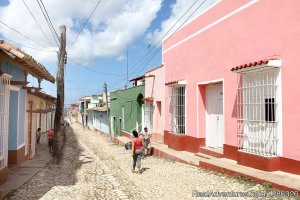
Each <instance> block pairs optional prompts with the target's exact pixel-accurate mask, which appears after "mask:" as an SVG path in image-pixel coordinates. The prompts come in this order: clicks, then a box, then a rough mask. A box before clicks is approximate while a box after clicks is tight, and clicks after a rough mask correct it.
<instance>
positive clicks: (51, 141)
mask: <svg viewBox="0 0 300 200" xmlns="http://www.w3.org/2000/svg"><path fill="white" fill-rule="evenodd" d="M53 144H54V131H53V129H49V130H48V145H49V148H50V153H53Z"/></svg>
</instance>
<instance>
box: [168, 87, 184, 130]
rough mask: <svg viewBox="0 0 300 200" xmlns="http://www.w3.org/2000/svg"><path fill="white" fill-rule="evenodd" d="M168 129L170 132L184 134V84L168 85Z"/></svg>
mask: <svg viewBox="0 0 300 200" xmlns="http://www.w3.org/2000/svg"><path fill="white" fill-rule="evenodd" d="M170 92H171V94H170V100H171V102H170V111H169V114H170V117H169V119H170V130H171V132H172V133H175V134H180V135H183V134H185V86H171V87H170Z"/></svg>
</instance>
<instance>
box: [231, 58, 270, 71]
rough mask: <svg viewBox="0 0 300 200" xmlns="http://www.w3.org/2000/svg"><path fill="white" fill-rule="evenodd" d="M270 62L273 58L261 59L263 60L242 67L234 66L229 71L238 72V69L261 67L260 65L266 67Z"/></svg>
mask: <svg viewBox="0 0 300 200" xmlns="http://www.w3.org/2000/svg"><path fill="white" fill-rule="evenodd" d="M270 60H274V58H269V59H263V60H258V61H254V62H250V63H246V64H243V65H238V66H236V67H233V68H231V71H236V70H240V69H245V68H249V67H254V66H257V65H262V64H264V65H266V64H268V62H269V61H270Z"/></svg>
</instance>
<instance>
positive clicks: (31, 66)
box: [0, 40, 55, 83]
mask: <svg viewBox="0 0 300 200" xmlns="http://www.w3.org/2000/svg"><path fill="white" fill-rule="evenodd" d="M0 50H2V51H4V52H6V53H8V54H11V55H13V56H14V57H15V58H14V60H16V62H18V63H20V64H21V65H22V66H24V67H25V68H26V69H27V70H28V73H30V74H31V75H33V76H35V77H37V78H41V79H45V80H47V81H50V82H52V83H54V82H55V78H54V77H53V76H52V75H51V74H50V73H49V72H48V70H47V69H46V68H45V67H44V66H43V65H42V64H40V63H38V62H37V61H36V60H35V59H34V58H32V57H31V56H30V55H28V54H26V53H25V52H23V51H22V50H20V49H18V48H16V47H14V46H12V45H10V44H7V43H5V42H4V40H0Z"/></svg>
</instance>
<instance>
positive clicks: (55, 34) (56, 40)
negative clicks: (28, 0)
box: [36, 0, 59, 48]
mask: <svg viewBox="0 0 300 200" xmlns="http://www.w3.org/2000/svg"><path fill="white" fill-rule="evenodd" d="M36 1H37V3H38V5H39V7H40V9H41V11H42V13H43V15H44V18H45V20H46V22H47V24H48V27H49V29H50V31H51V34H52V36H53V39H54V41H55V43H56V45H57V47H58V48H59V38H58V35H57V33H56V31H55V29H54V27H53V25H52V22H51V20H50V18H47V15H46V13H47V10H46V8H45V7H44V8H45V11H44V10H43V8H42V4H41V3H40V2H39V0H36ZM41 2H42V1H41ZM43 5H44V4H43ZM48 16H49V15H48Z"/></svg>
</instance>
